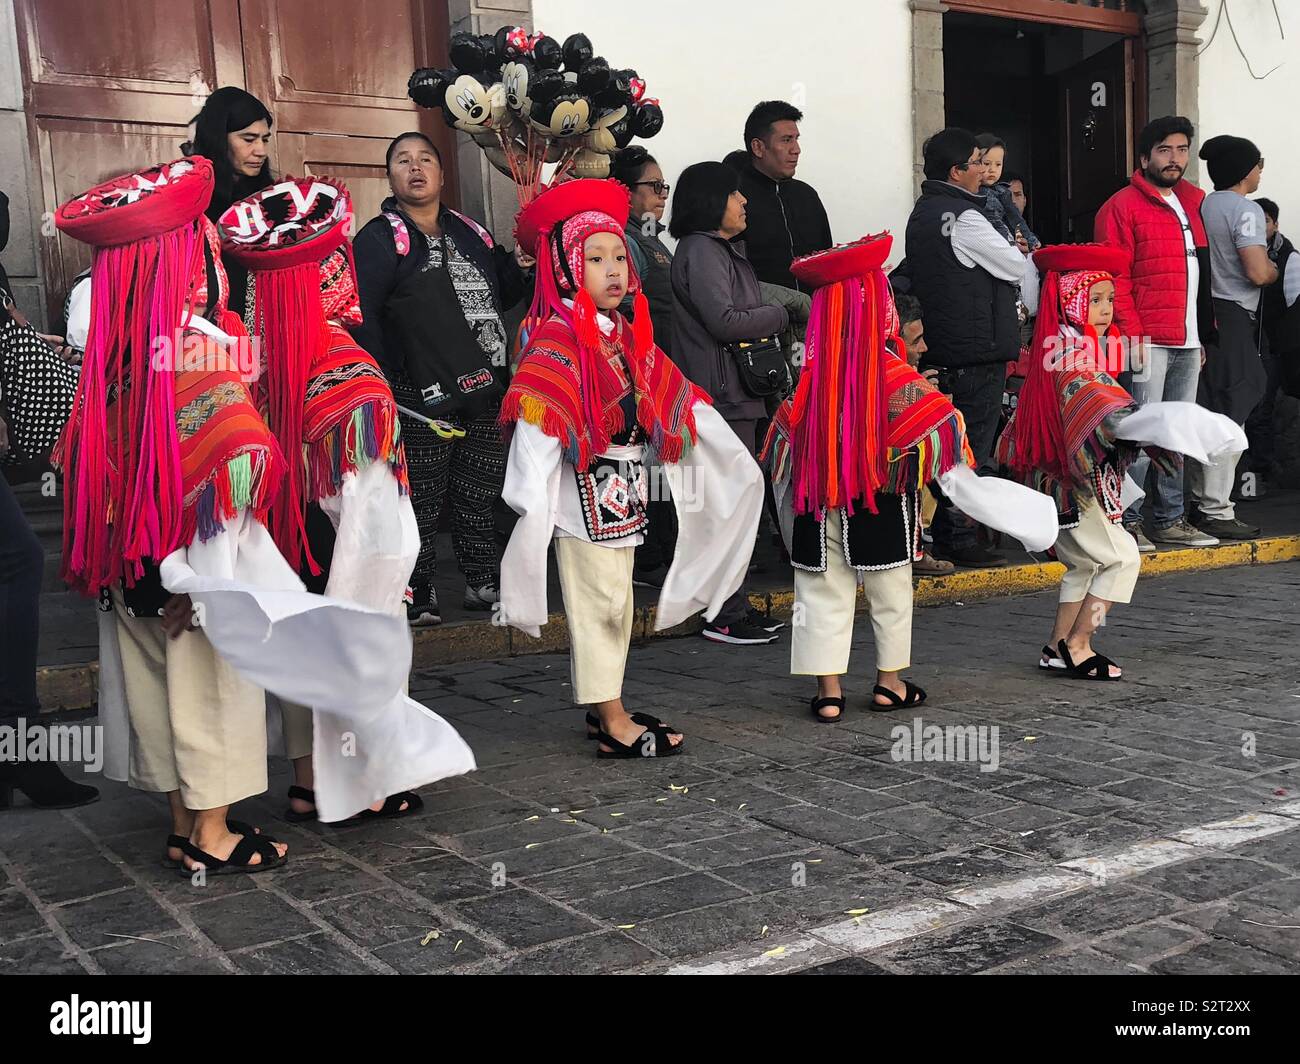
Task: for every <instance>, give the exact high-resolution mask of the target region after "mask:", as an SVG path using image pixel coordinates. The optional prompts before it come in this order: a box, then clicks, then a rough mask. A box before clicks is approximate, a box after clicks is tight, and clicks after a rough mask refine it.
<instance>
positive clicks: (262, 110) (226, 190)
mask: <svg viewBox="0 0 1300 1064" xmlns="http://www.w3.org/2000/svg"><path fill="white" fill-rule="evenodd" d="M271 122H272V119H271V112H270V111H268V110H267V109H266V105H265V104H264V103H262V101H261V100H259V99H258V98H257V97H256V96H254V95H253V94H252V93H249V92H245V91H244V90H243V89H240V88H236V87H235V86H234V85H226V86H224V87H223V88H220V89H217V91H216V92H214V93H213V94H212V95H211V96H209V97H208V98H207V100H206V101H205V102H204V104H203V109H202V110H201V111H200V112H199V113H198V114H197V115H196V116H195V118H194V139H193V141H191V142H190V144H189V145H188V146H187V147H188V148H189V150H188V151H187V152H186V154H187V155H202V156H204V157H206V158H207V159H209V160H210V161H211V162H212V172H213V176H214V178H215V181H214V184H213V190H212V202H211V204H209V205H208V209H207V211H206V212H205V213H206V214H207V216H208V220H209V221H212V222H216V220H217V219H218V218H220V217H221V215H222V213H224V212H225V210H226V209H227V208H228V207H229V206H230V205H231V204H232V203H235V202H236V201H238V200H241V199H243V198H244V197H246V196H251V195H252V194H253V193H254V192H260V191H261V190H262V189H264V188H266V187H267V186H268V185H270V184H271V183H272V181H273V180H274V178H273V177H272V176H271V159H270V155H269V154H268V153H269V149H270V144H271ZM221 261H222V265H223V266H224V267H225V268H226V274H227V275H228V276H229V278H230V309H231V310H233V311H234V312H235V313H236V314H238V315H239V316H240V317H241V318H242V317H244V316H245V315H244V312H245V310H246V309H247V307H248V306H251V304H252V300H251V299H249V298H248V271H247V270H246V269H245V268H244V267H243V266H241V265H240V264H239V263H237V262H235V261H234V259H233V258H231V256H229V255H226V254H223V255H222V256H221Z"/></svg>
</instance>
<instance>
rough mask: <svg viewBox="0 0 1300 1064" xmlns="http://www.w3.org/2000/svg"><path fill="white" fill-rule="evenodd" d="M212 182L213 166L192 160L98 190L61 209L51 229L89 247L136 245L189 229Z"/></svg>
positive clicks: (204, 203) (125, 177)
mask: <svg viewBox="0 0 1300 1064" xmlns="http://www.w3.org/2000/svg"><path fill="white" fill-rule="evenodd" d="M213 181H214V179H213V175H212V163H210V162H209V161H208V160H207V159H205V158H204V157H203V156H202V155H190V156H188V157H186V158H184V159H176V160H175V161H174V162H170V163H162V164H160V165H158V166H152V167H150V168H149V169H147V170H140V171H137V172H136V173H134V174H123V175H122V176H121V177H115V178H113V179H112V180H111V181H105V182H104V183H103V184H102V185H96V186H95V187H94V188H92V189H90V190H89V191H87V192H83V193H82V194H81V195H80V196H76V197H75V198H73V199H70V200H68V202H67V203H65V204H63V205H62V206H61V207H59V209H58V210H57V211H55V212H54V224H55V225H56V226H57V227H58V228H59V229H60V230H61V231H62V232H64V233H67V234H68V236H71V237H75V238H76V239H77V240H80V241H82V243H85V244H89V245H91V246H92V247H97V248H103V247H114V246H117V245H120V244H134V243H135V242H136V241H139V240H145V239H147V238H148V237H152V236H158V235H160V234H162V233H166V232H169V231H171V230H173V229H179V228H180V227H181V226H184V225H189V224H190V223H192V222H193V221H194V220H195V219H196V218H197V217H198V216H199V215H200V214H202V213H203V212H204V211H205V210H207V208H208V204H209V203H210V202H211V201H212V189H213Z"/></svg>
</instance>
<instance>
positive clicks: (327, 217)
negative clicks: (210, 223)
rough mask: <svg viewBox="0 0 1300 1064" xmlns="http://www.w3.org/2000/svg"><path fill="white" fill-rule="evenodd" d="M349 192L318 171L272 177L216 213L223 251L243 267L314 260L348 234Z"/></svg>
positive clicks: (262, 268)
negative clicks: (267, 183)
mask: <svg viewBox="0 0 1300 1064" xmlns="http://www.w3.org/2000/svg"><path fill="white" fill-rule="evenodd" d="M351 218H352V197H351V196H350V195H349V194H348V190H347V189H346V188H344V187H343V186H342V185H340V184H338V183H337V182H335V181H330V180H329V179H328V178H321V177H303V178H297V179H294V178H289V179H286V180H284V181H279V182H276V184H274V185H270V186H268V187H267V188H264V189H262V190H261V191H260V192H256V193H254V194H253V195H251V196H249V197H248V198H246V199H242V200H240V201H239V202H238V203H232V204H231V205H230V206H229V207H228V208H227V209H226V210H225V212H224V213H223V214H222V215H221V217H220V218H219V219H217V227H218V229H219V230H220V232H221V244H222V247H223V248H224V249H225V251H226V253H227V254H228V255H230V256H231V258H233V259H234V260H235V261H236V262H238V263H240V264H241V265H243V266H246V267H247V268H248V269H249V270H253V271H256V272H259V273H260V272H264V271H267V270H283V269H288V268H289V267H292V266H301V265H303V264H304V263H309V262H310V263H313V264H319V263H320V262H321V260H322V259H324V258H325V257H326V256H327V255H328V254H329V253H330V252H331V251H334V250H335V249H336V248H339V247H341V246H342V245H343V244H344V243H345V242H346V241H347V238H348V228H349V221H350V219H351Z"/></svg>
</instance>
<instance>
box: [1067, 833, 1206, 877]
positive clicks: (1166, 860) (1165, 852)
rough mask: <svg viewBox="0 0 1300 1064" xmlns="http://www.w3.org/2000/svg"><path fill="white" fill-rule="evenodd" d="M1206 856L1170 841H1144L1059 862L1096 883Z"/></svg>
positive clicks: (1187, 846) (1202, 851) (1196, 850)
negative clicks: (1090, 855) (1082, 873)
mask: <svg viewBox="0 0 1300 1064" xmlns="http://www.w3.org/2000/svg"><path fill="white" fill-rule="evenodd" d="M1206 853H1207V851H1206V850H1204V849H1199V848H1198V847H1196V846H1192V845H1190V844H1189V843H1186V842H1175V841H1174V840H1173V839H1146V840H1145V841H1143V842H1139V843H1136V844H1135V845H1133V846H1129V847H1128V848H1127V849H1124V850H1119V851H1117V852H1115V853H1109V854H1098V855H1097V856H1096V857H1080V858H1078V859H1077V860H1074V861H1063V862H1062V863H1061V867H1062V868H1073V869H1076V870H1078V871H1080V872H1084V873H1086V874H1088V875H1090V876H1092V877H1094V878H1095V879H1100V880H1110V879H1123V878H1125V877H1126V876H1137V875H1141V874H1142V873H1143V872H1150V871H1151V869H1153V868H1159V867H1161V866H1162V865H1167V864H1174V863H1175V862H1176V861H1189V860H1191V859H1192V858H1193V857H1204V856H1206Z"/></svg>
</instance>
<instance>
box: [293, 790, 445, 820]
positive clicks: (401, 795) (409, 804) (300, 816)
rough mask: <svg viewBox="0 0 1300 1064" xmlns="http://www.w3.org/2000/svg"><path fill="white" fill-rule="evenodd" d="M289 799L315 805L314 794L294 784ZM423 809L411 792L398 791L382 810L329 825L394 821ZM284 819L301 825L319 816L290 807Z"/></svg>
mask: <svg viewBox="0 0 1300 1064" xmlns="http://www.w3.org/2000/svg"><path fill="white" fill-rule="evenodd" d="M289 797H290V798H297V799H298V800H299V801H300V802H311V804H312V805H315V804H316V792H315V791H313V790H311V789H309V788H307V787H299V786H298V785H297V784H296V783H295V784H294V785H293V786H291V787H290V788H289ZM403 802H405V803H406V808H405V809H403V808H402V803H403ZM423 808H424V799H423V798H421V797H420V796H419V795H418V794H416V793H414V792H413V791H398V792H397V793H396V794H390V795H389V796H388V797H387V798H385V799H384V807H383V808H382V809H363V810H361V812H359V813H356V814H355V815H353V816H350V817H348V818H347V819H346V820H340V821H337V822H336V823H333V824H331V825H330V826H331V827H339V826H341V825H343V824H355V823H357V822H358V821H361V820H376V819H378V820H395V819H396V818H397V817H399V816H410V814H412V813H418V812H419V811H420V810H421V809H423ZM284 818H285V820H288V821H289V822H290V823H293V824H301V823H303V822H304V821H307V820H317V819H319V814H318V813H317V812H316V810H315V809H313V810H312V811H311V812H310V813H299V812H298V811H297V810H295V809H294V808H293V806H290V807H289V808H288V809H286V810H285V811H284Z"/></svg>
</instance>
